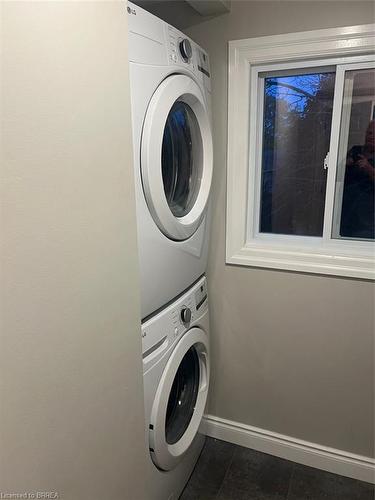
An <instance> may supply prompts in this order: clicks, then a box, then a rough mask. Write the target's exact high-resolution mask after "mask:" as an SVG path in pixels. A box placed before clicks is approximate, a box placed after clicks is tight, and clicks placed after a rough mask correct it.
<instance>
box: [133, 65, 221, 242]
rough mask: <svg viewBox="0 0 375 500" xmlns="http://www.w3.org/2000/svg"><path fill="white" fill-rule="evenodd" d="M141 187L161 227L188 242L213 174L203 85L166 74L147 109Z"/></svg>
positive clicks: (197, 222) (162, 229)
mask: <svg viewBox="0 0 375 500" xmlns="http://www.w3.org/2000/svg"><path fill="white" fill-rule="evenodd" d="M141 170H142V182H143V190H144V193H145V197H146V201H147V205H148V208H149V210H150V213H151V215H152V217H153V219H154V221H155V222H156V224H157V225H158V227H159V229H160V230H161V231H162V232H163V233H164V234H165V235H166V236H168V237H169V238H170V239H172V240H185V239H187V238H189V237H190V236H191V235H192V234H193V233H194V232H195V231H196V230H197V228H198V227H199V224H200V223H201V221H202V218H203V216H204V214H205V211H206V208H207V202H208V197H209V193H210V188H211V178H212V135H211V127H210V120H209V116H208V110H207V108H206V104H205V100H204V97H203V94H202V92H201V90H200V88H199V86H198V85H197V84H196V83H195V82H194V80H192V79H191V78H189V77H188V76H185V75H172V76H170V77H168V78H166V79H165V80H164V81H163V82H162V83H161V84H160V86H159V87H158V89H157V90H156V91H155V93H154V94H153V96H152V98H151V101H150V104H149V106H148V109H147V113H146V117H145V122H144V127H143V132H142V144H141Z"/></svg>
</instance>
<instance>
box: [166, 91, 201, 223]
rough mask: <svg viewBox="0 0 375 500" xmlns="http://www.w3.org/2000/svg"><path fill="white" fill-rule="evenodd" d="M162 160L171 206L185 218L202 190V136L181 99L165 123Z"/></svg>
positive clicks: (188, 107) (192, 113) (175, 213)
mask: <svg viewBox="0 0 375 500" xmlns="http://www.w3.org/2000/svg"><path fill="white" fill-rule="evenodd" d="M161 163H162V175H163V184H164V192H165V196H166V198H167V202H168V205H169V208H170V209H171V212H172V213H173V215H174V216H175V217H183V216H184V215H186V214H187V213H189V212H190V210H191V209H192V207H193V205H194V203H195V201H196V199H197V196H198V193H199V189H200V183H201V179H202V137H201V133H200V129H199V125H198V121H197V119H196V117H195V114H194V112H193V110H192V109H191V107H190V106H189V105H188V104H186V103H185V102H183V101H180V100H177V101H176V102H175V103H174V104H173V106H172V109H171V111H170V112H169V115H168V118H167V122H166V124H165V129H164V135H163V145H162V160H161Z"/></svg>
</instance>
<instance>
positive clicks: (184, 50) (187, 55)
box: [179, 38, 193, 62]
mask: <svg viewBox="0 0 375 500" xmlns="http://www.w3.org/2000/svg"><path fill="white" fill-rule="evenodd" d="M179 47H180V53H181V56H182V59H183V60H184V61H185V62H188V61H189V59H191V56H192V55H193V50H192V48H191V43H190V42H189V40H188V39H187V38H184V39H183V40H181V42H180V45H179Z"/></svg>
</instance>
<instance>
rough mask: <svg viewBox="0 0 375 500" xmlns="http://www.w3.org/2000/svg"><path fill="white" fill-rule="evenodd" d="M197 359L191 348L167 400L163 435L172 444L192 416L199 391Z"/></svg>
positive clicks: (179, 436)
mask: <svg viewBox="0 0 375 500" xmlns="http://www.w3.org/2000/svg"><path fill="white" fill-rule="evenodd" d="M199 379H200V372H199V358H198V354H197V352H196V350H195V348H194V347H191V348H190V349H189V350H188V351H187V352H186V354H185V356H184V357H183V358H182V361H181V364H180V366H179V368H178V370H177V373H176V375H175V378H174V381H173V385H172V389H171V392H170V395H169V399H168V406H167V415H166V420H165V435H166V440H167V443H168V444H174V443H177V441H179V440H180V439H181V438H182V436H183V435H184V433H185V431H186V429H187V428H188V426H189V423H190V420H191V418H192V416H193V413H194V409H195V405H196V401H197V395H198V389H199Z"/></svg>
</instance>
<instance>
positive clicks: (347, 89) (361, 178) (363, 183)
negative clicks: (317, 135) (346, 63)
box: [333, 69, 375, 240]
mask: <svg viewBox="0 0 375 500" xmlns="http://www.w3.org/2000/svg"><path fill="white" fill-rule="evenodd" d="M374 108H375V69H361V70H353V71H347V72H346V73H345V82H344V96H343V107H342V115H341V125H340V139H339V155H338V164H337V178H336V193H335V211H334V218H333V237H334V238H348V239H350V238H355V239H366V240H373V239H374V183H375V169H374V145H375V139H374V128H375V125H374V124H375V122H374V118H375V111H374Z"/></svg>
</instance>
